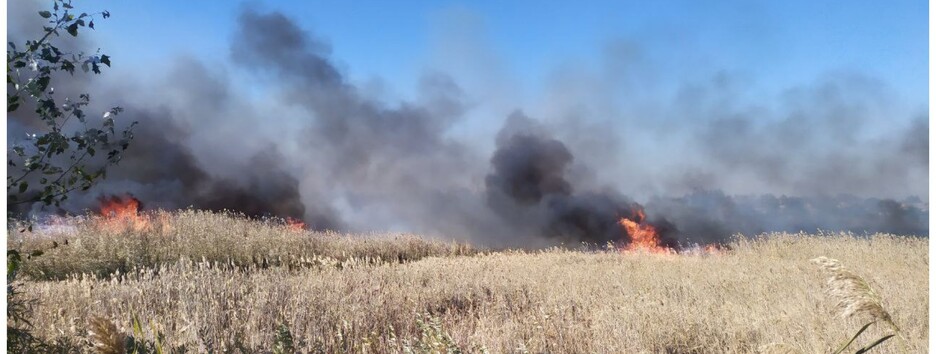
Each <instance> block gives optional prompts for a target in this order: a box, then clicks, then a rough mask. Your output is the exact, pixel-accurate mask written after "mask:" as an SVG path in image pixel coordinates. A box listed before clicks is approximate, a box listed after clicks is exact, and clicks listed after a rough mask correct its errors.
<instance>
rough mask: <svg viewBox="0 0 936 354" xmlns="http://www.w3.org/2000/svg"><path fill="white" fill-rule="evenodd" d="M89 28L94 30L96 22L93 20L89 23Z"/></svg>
mask: <svg viewBox="0 0 936 354" xmlns="http://www.w3.org/2000/svg"><path fill="white" fill-rule="evenodd" d="M88 27H89V28H91V29H94V20H91V22H88Z"/></svg>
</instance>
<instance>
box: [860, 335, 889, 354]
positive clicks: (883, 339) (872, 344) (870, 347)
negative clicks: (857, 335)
mask: <svg viewBox="0 0 936 354" xmlns="http://www.w3.org/2000/svg"><path fill="white" fill-rule="evenodd" d="M893 336H894V335H893V334H889V335H886V336H884V337H881V339H878V340H876V341H874V343H871V344H870V345H868V346H867V347H864V348H861V349H858V351H857V352H855V354H864V353H867V352H868V351H869V350H871V349H872V348H874V347H876V346H878V344H881V343H884V341H886V340H888V339H891V337H893Z"/></svg>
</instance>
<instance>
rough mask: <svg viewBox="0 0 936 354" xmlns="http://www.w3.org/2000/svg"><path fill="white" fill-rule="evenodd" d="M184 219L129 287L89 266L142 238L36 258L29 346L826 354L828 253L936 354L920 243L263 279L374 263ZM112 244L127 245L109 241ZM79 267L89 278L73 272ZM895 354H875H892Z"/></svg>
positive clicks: (494, 260) (760, 245)
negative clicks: (297, 261)
mask: <svg viewBox="0 0 936 354" xmlns="http://www.w3.org/2000/svg"><path fill="white" fill-rule="evenodd" d="M178 218H179V219H178V223H179V224H178V225H176V224H173V225H172V226H173V227H174V228H177V230H187V231H185V232H182V231H179V232H178V233H173V234H171V236H169V237H171V239H172V240H173V241H172V242H179V244H178V245H173V244H170V243H169V241H164V242H163V241H160V242H156V241H152V240H149V241H147V242H149V243H148V244H147V245H148V246H149V247H150V248H148V251H147V253H145V254H160V255H162V258H159V260H158V261H152V260H151V261H149V262H138V263H132V262H130V263H127V264H128V268H124V270H121V271H120V273H119V275H112V276H101V275H90V274H92V273H94V274H99V273H100V272H89V271H87V270H93V269H94V265H97V264H110V263H108V262H107V261H102V260H109V259H118V258H120V257H117V256H113V254H115V253H116V254H121V255H123V254H131V255H140V254H141V253H140V252H139V251H136V250H133V249H132V247H136V245H139V242H141V241H135V240H123V239H118V237H127V235H117V234H114V235H110V234H83V233H80V232H79V234H78V235H77V236H72V238H71V239H70V240H69V246H67V247H65V246H60V247H59V248H56V249H55V250H54V251H53V252H50V253H49V254H47V255H43V256H42V257H40V258H37V263H39V262H45V263H42V264H43V265H42V266H41V267H42V268H40V267H39V266H36V269H43V272H47V273H50V274H57V275H58V276H59V277H64V280H57V281H29V282H27V284H26V285H25V287H24V288H23V289H24V291H26V292H27V293H29V294H31V295H33V296H35V297H36V298H37V299H38V301H39V303H40V305H39V307H38V309H37V311H35V313H34V318H33V323H35V328H34V333H35V335H37V336H38V337H40V338H44V339H45V340H47V341H49V342H57V343H60V345H61V346H64V347H69V346H70V347H72V348H78V349H80V350H84V351H91V350H92V349H91V348H92V347H91V345H92V344H91V343H92V338H91V337H90V335H89V330H91V329H93V328H104V327H102V326H104V324H102V323H99V322H94V323H91V324H90V325H89V323H88V320H89V319H91V318H103V319H106V320H109V321H111V322H112V323H113V324H114V325H115V328H116V330H117V332H118V333H122V334H130V333H132V332H133V328H131V327H132V321H131V317H132V316H137V317H138V318H139V323H143V324H144V326H142V327H143V328H142V331H143V332H144V334H143V335H142V337H145V338H138V339H141V340H150V341H153V340H155V339H156V338H157V333H158V334H161V335H162V339H161V341H160V343H161V344H162V345H163V346H165V347H166V348H170V349H181V348H185V349H186V350H188V351H190V352H194V351H209V350H211V351H215V352H229V351H233V352H237V351H244V352H270V351H271V350H273V348H276V347H282V346H283V343H284V342H283V338H287V339H289V340H290V342H289V345H290V346H289V348H294V349H295V350H297V351H299V352H320V353H341V352H368V353H379V352H406V351H410V352H444V351H446V350H454V349H459V350H462V351H465V352H481V351H488V352H492V353H501V352H505V353H506V352H516V353H520V352H531V353H544V352H549V353H586V352H595V353H619V352H652V353H711V352H724V353H748V352H759V351H764V350H768V349H770V348H778V347H780V344H782V347H783V348H785V349H789V350H793V351H799V352H805V353H813V352H832V351H833V350H835V349H837V348H838V347H839V346H840V345H841V344H842V343H841V342H842V340H843V339H845V338H849V337H850V336H851V335H853V334H854V333H855V331H856V330H857V329H858V328H859V327H861V325H862V324H863V322H862V320H861V319H857V318H842V317H840V316H837V312H836V301H835V300H834V299H831V298H829V297H828V296H826V294H825V292H824V286H823V284H825V277H824V275H823V274H822V272H820V271H819V269H817V267H815V265H814V264H811V263H810V262H809V260H810V259H813V258H816V257H820V256H827V257H832V258H836V259H839V260H841V261H842V262H845V263H847V264H848V265H849V268H850V269H851V271H853V272H855V273H857V274H861V275H862V277H863V279H865V280H866V281H867V282H868V283H869V284H871V285H872V286H873V288H874V289H875V290H876V291H877V292H878V294H880V295H881V301H882V306H884V307H885V308H886V309H887V310H888V311H889V316H891V319H892V320H893V322H894V323H897V324H899V325H900V328H901V331H902V334H903V336H904V337H905V339H906V347H907V349H908V350H910V351H911V352H925V351H926V350H927V346H928V339H927V333H928V327H927V326H928V324H927V318H928V312H927V311H928V293H927V289H928V284H927V281H928V280H927V279H928V278H927V272H928V271H927V264H928V263H927V241H926V240H925V239H920V238H912V237H897V236H889V235H873V236H870V237H866V238H865V237H862V238H856V237H853V236H848V235H804V234H796V235H791V234H773V235H767V236H764V237H759V238H754V239H740V240H738V241H736V242H735V243H733V244H732V245H731V249H732V250H731V251H729V252H726V253H723V254H720V255H714V256H704V255H703V256H699V255H695V256H685V255H682V256H680V255H650V254H620V253H617V252H584V251H575V250H563V249H551V250H544V251H537V252H519V251H501V252H486V253H477V254H473V253H472V252H465V251H452V248H450V245H448V244H445V243H442V244H439V245H438V246H437V247H438V248H434V247H430V246H428V245H430V244H431V245H435V243H431V242H429V243H427V244H424V243H422V242H424V241H413V240H410V241H385V240H377V239H374V240H370V239H369V240H368V242H371V241H372V242H375V244H380V245H382V246H381V247H388V248H391V249H395V250H397V251H395V252H393V253H390V254H395V255H398V254H400V253H404V254H410V253H408V252H407V251H405V250H406V249H407V247H414V246H412V245H415V247H416V248H417V249H421V250H422V251H419V252H415V251H414V254H419V255H422V256H421V257H413V258H411V259H412V260H413V261H408V262H404V263H399V262H360V263H353V262H351V261H349V262H348V263H346V264H345V265H343V266H339V265H337V264H330V265H325V264H323V265H318V266H306V267H287V266H267V267H264V266H263V265H262V264H257V263H255V262H252V261H250V262H248V261H247V260H248V259H250V258H249V257H250V255H252V254H253V253H254V252H255V250H258V249H263V250H272V251H270V252H274V254H276V252H281V253H279V254H294V253H289V252H296V249H295V248H294V247H308V248H307V249H314V250H317V252H319V253H318V254H329V255H338V254H343V255H345V256H346V257H349V258H348V259H349V260H351V259H356V258H355V257H360V255H359V254H355V253H354V252H353V251H351V250H355V251H361V252H362V253H361V254H362V255H374V254H381V253H379V251H378V250H375V249H372V248H371V246H363V245H351V243H354V242H358V241H357V240H354V239H341V240H331V241H328V242H331V243H326V244H320V243H317V242H326V241H309V240H304V241H285V242H295V243H289V244H290V245H292V246H278V245H262V244H258V243H257V242H255V241H252V240H248V239H247V238H245V237H243V234H244V233H247V234H250V235H266V236H262V237H267V238H266V241H265V242H273V241H274V240H280V239H285V236H272V234H275V233H277V232H279V231H276V232H273V231H269V230H271V229H275V227H273V226H271V225H265V224H253V223H251V222H248V221H244V220H240V219H234V220H226V219H225V218H228V217H227V216H223V215H220V216H219V215H215V214H206V213H198V212H185V213H182V214H180V215H179V216H178ZM200 219H203V221H200ZM186 223H188V224H186ZM201 223H204V225H201ZM241 223H243V224H241ZM218 226H227V229H225V230H218V229H215V227H218ZM254 228H256V230H254ZM186 232H191V233H192V235H191V238H193V239H188V237H187V234H186ZM19 236H20V239H19V240H18V241H14V242H22V244H23V245H31V243H30V242H49V240H43V241H37V240H26V239H23V238H24V237H25V236H24V235H19ZM255 237H259V236H255ZM306 237H308V238H318V237H322V238H325V239H328V238H329V237H338V236H334V235H332V236H329V235H321V234H315V235H311V234H310V235H306ZM85 238H87V239H90V240H93V241H92V242H86V241H85ZM79 239H80V241H79ZM108 240H109V241H110V242H112V243H118V244H121V246H119V247H118V246H113V245H105V244H104V243H107V241H108ZM395 242H403V244H395ZM164 243H165V244H164ZM260 243H262V242H260ZM153 244H158V245H160V246H159V247H153V246H152V245H153ZM73 245H81V246H79V247H83V249H84V250H92V251H93V252H94V253H92V254H93V256H92V259H94V261H86V260H82V258H81V257H82V256H81V252H78V251H75V250H68V247H72V246H73ZM92 245H94V246H92ZM247 245H249V246H247ZM300 245H303V246H300ZM311 245H316V246H311ZM329 247H336V249H341V250H342V251H336V250H333V249H329ZM76 248H77V247H76ZM189 248H191V249H195V250H196V251H186V250H187V249H189ZM154 249H156V250H160V251H158V252H157V251H153V250H154ZM427 249H429V250H436V251H433V252H435V253H433V252H430V251H426V250H427ZM185 252H189V253H185ZM374 252H377V253H374ZM175 253H179V254H178V255H175V256H172V255H173V254H175ZM212 255H214V256H212ZM226 255H237V257H241V258H236V259H240V260H242V262H243V263H242V266H240V267H231V266H226V265H225V264H230V263H231V260H230V259H235V258H233V257H226ZM46 257H48V259H47V260H45V259H43V258H46ZM59 257H61V258H59ZM202 257H204V258H205V259H216V260H218V262H210V261H206V262H203V261H202ZM212 257H214V258H212ZM329 257H331V256H329ZM55 258H58V260H55ZM391 258H392V257H391ZM66 260H67V261H66ZM225 262H226V263H225ZM130 264H133V265H130ZM66 265H67V266H66ZM59 266H63V267H64V269H65V270H59V269H57V268H56V267H59ZM134 266H136V269H134ZM79 270H85V273H86V274H85V275H75V274H77V273H76V272H78V271H79ZM89 326H90V327H89ZM95 326H96V327H95ZM284 329H285V330H286V331H287V332H288V333H286V334H288V336H287V335H284V333H283V330H284ZM874 331H880V330H879V329H875V328H872V329H870V330H869V333H871V334H869V335H868V336H869V337H872V336H875V335H877V337H879V334H881V333H876V332H874ZM98 332H100V330H98V331H97V332H93V331H92V333H98ZM873 332H874V333H873ZM108 333H110V332H108ZM99 336H100V335H99ZM137 337H141V336H140V335H137ZM102 338H104V337H102ZM892 344H893V343H885V344H883V345H881V346H880V347H878V348H875V352H878V353H895V352H900V350H901V348H900V347H899V346H895V345H892Z"/></svg>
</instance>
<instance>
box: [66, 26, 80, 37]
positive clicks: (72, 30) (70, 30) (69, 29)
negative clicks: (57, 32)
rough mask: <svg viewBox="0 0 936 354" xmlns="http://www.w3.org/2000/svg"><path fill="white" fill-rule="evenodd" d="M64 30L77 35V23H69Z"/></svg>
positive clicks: (74, 35)
mask: <svg viewBox="0 0 936 354" xmlns="http://www.w3.org/2000/svg"><path fill="white" fill-rule="evenodd" d="M66 30H68V34H70V35H72V37H78V24H77V23H72V24H71V25H69V26H68V28H66Z"/></svg>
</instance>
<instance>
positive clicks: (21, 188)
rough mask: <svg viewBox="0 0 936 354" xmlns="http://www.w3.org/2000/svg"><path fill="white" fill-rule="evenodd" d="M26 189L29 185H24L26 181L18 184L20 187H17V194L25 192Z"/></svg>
mask: <svg viewBox="0 0 936 354" xmlns="http://www.w3.org/2000/svg"><path fill="white" fill-rule="evenodd" d="M27 188H29V183H26V181H23V182H20V185H19V192H20V193H24V192H26V189H27Z"/></svg>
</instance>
